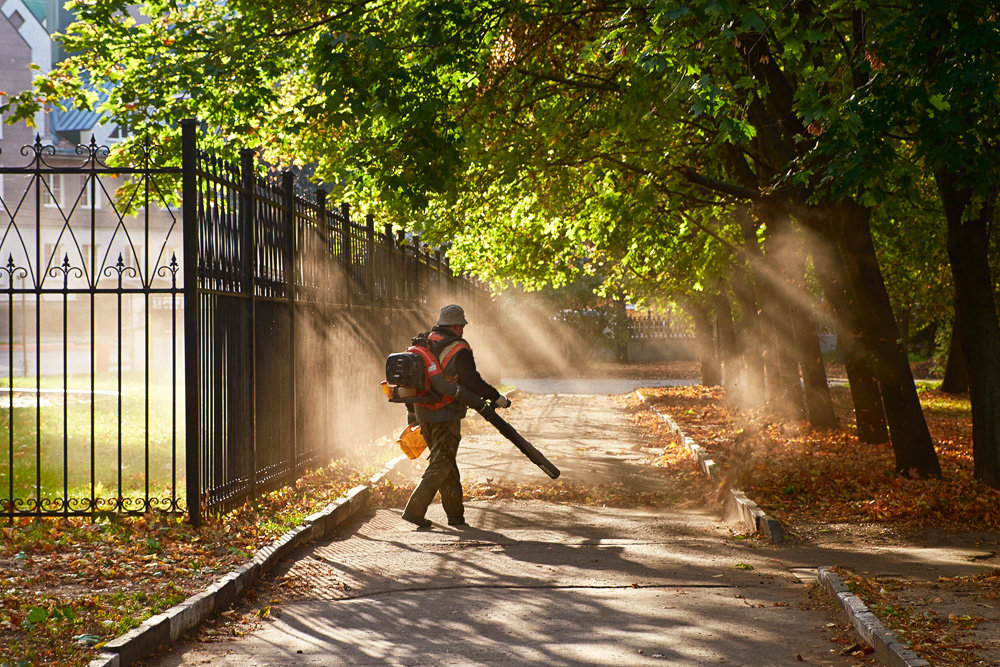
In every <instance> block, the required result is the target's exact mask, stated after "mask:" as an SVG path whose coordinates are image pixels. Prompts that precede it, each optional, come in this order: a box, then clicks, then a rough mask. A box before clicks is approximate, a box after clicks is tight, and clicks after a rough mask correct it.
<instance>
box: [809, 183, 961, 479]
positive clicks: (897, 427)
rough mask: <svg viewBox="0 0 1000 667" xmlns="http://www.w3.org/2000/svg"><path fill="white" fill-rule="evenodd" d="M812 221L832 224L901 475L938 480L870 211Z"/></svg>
mask: <svg viewBox="0 0 1000 667" xmlns="http://www.w3.org/2000/svg"><path fill="white" fill-rule="evenodd" d="M814 214H815V215H825V216H828V219H829V221H830V222H832V223H833V227H832V229H833V231H834V232H835V234H836V238H837V241H838V247H839V249H840V255H841V259H842V260H843V263H844V269H845V274H846V276H847V279H848V287H849V289H850V293H851V294H852V295H853V297H854V302H855V304H856V308H857V313H858V323H859V324H860V327H861V330H862V331H863V333H864V340H865V343H866V344H867V345H868V346H870V351H871V356H872V360H873V362H874V366H875V376H876V377H877V378H878V382H879V389H880V390H881V392H882V404H883V405H884V406H885V416H886V419H887V420H888V422H889V434H890V439H891V441H892V449H893V453H894V455H895V459H896V471H897V472H899V473H900V474H917V475H919V476H921V477H940V475H941V466H940V464H939V463H938V459H937V453H936V452H935V451H934V442H933V441H932V440H931V434H930V431H929V430H928V429H927V421H926V420H925V419H924V413H923V410H922V409H921V407H920V398H919V396H917V387H916V384H915V383H914V381H913V371H912V370H911V369H910V363H909V360H908V359H907V357H906V353H905V352H904V350H903V348H902V346H901V345H900V341H899V328H898V326H897V325H896V318H895V316H894V315H893V312H892V305H891V304H890V302H889V295H888V293H887V292H886V289H885V282H884V281H883V279H882V271H881V270H880V269H879V265H878V258H877V257H876V255H875V245H874V242H873V241H872V236H871V226H870V224H871V211H869V210H868V209H867V208H865V207H863V206H860V205H858V204H855V203H854V202H851V201H844V202H839V203H837V204H828V205H826V206H822V207H820V208H817V210H815V211H814Z"/></svg>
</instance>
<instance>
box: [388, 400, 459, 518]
mask: <svg viewBox="0 0 1000 667" xmlns="http://www.w3.org/2000/svg"><path fill="white" fill-rule="evenodd" d="M420 432H421V434H423V436H424V440H425V441H426V442H427V449H429V450H430V457H429V459H428V462H427V469H426V470H424V475H423V477H421V478H420V483H419V484H417V488H415V489H414V490H413V493H412V494H411V495H410V499H409V500H408V501H407V502H406V508H405V509H404V510H403V512H404V513H405V514H406V515H407V516H413V517H418V518H423V516H424V514H425V513H426V512H427V507H428V506H429V505H430V504H431V501H432V500H434V495H435V494H436V493H438V492H439V491H440V492H441V505H442V507H444V513H445V514H447V515H448V518H449V519H459V518H462V517H463V516H464V514H465V508H464V506H463V505H462V478H461V476H460V475H459V474H458V464H457V463H456V462H455V457H456V456H457V455H458V443H459V442H461V440H462V421H461V420H460V419H456V420H454V421H446V422H428V423H424V424H421V425H420Z"/></svg>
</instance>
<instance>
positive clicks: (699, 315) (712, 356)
mask: <svg viewBox="0 0 1000 667" xmlns="http://www.w3.org/2000/svg"><path fill="white" fill-rule="evenodd" d="M684 310H686V311H687V313H688V315H690V316H691V320H692V321H693V322H694V337H695V342H696V344H697V346H698V360H699V361H700V362H701V383H702V384H703V385H705V386H706V387H718V386H720V385H721V384H722V366H721V365H720V364H719V357H718V356H717V355H716V352H715V331H714V327H713V326H712V320H711V318H710V317H709V314H708V310H706V309H705V308H703V307H702V306H701V305H700V304H696V303H693V302H690V301H688V302H686V303H684Z"/></svg>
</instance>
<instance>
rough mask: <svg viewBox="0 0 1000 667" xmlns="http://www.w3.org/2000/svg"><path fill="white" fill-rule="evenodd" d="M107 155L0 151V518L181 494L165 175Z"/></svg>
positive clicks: (178, 313) (172, 244)
mask: <svg viewBox="0 0 1000 667" xmlns="http://www.w3.org/2000/svg"><path fill="white" fill-rule="evenodd" d="M108 154H109V151H108V149H107V148H106V147H103V146H98V145H97V144H96V142H95V141H94V140H93V139H91V142H90V144H89V145H85V146H78V147H77V148H76V150H75V151H71V152H67V151H64V150H57V149H56V148H54V147H53V146H49V145H43V144H42V142H41V140H40V139H36V141H35V143H34V144H33V145H31V146H25V147H22V148H21V149H20V151H19V155H20V158H18V157H17V156H11V155H10V154H9V151H8V153H7V154H3V151H0V157H2V159H0V178H2V179H3V182H2V185H3V188H2V189H0V211H2V212H0V216H2V217H0V225H2V226H3V233H2V236H0V291H2V292H4V293H6V298H5V299H3V305H2V306H0V312H3V316H2V319H5V320H6V321H4V322H3V326H2V327H0V337H5V338H6V340H4V341H0V345H2V346H3V348H5V349H3V350H2V352H0V392H2V393H0V405H3V406H4V407H5V414H4V415H3V417H2V423H0V429H2V430H5V432H4V433H3V434H2V436H3V440H4V441H5V442H4V445H5V446H4V447H3V448H2V454H0V488H2V491H0V493H2V496H0V515H2V516H6V517H11V518H13V517H15V516H21V515H31V516H76V515H93V514H95V513H98V512H104V511H114V512H132V513H141V512H146V511H149V510H151V509H164V510H168V511H178V510H180V509H181V508H182V507H183V505H184V501H183V497H184V491H183V485H182V483H181V482H180V480H181V479H182V478H183V474H184V458H183V457H182V456H180V455H179V454H180V448H181V447H182V446H183V442H184V441H183V435H182V433H181V429H182V423H183V419H184V415H183V411H182V409H181V407H180V406H181V403H180V400H181V399H182V397H181V396H179V394H178V391H177V381H178V377H179V375H180V374H181V373H182V372H183V368H182V365H181V358H180V356H179V354H180V345H181V344H182V340H183V339H182V337H181V336H179V335H178V331H179V325H180V322H181V321H182V318H183V308H182V300H181V299H180V295H181V289H182V285H183V269H182V267H181V265H180V263H179V262H178V260H177V254H178V251H179V249H180V247H181V244H182V238H181V231H182V230H181V226H180V224H179V216H178V215H177V213H176V211H175V210H173V209H172V206H171V204H170V202H171V201H172V194H173V191H174V186H173V183H175V182H176V180H177V177H178V176H179V173H180V170H179V169H172V168H160V167H157V166H155V165H153V164H152V156H151V155H150V154H149V153H148V150H147V153H146V154H145V155H144V156H143V158H142V160H140V164H138V165H137V166H131V167H124V166H115V167H109V166H108V165H107V163H106V158H107V156H108ZM12 157H13V159H12ZM4 364H5V365H6V368H2V366H3V365H4ZM4 394H5V395H4Z"/></svg>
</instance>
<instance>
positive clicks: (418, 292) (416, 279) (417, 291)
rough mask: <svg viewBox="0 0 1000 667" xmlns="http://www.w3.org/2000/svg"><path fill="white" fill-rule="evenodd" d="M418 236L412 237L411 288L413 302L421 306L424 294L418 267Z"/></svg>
mask: <svg viewBox="0 0 1000 667" xmlns="http://www.w3.org/2000/svg"><path fill="white" fill-rule="evenodd" d="M420 250H421V248H420V234H414V235H413V288H414V295H415V298H414V301H416V302H417V303H419V304H420V305H421V306H422V305H423V304H424V298H425V295H426V292H425V290H424V286H423V283H422V282H421V281H420V279H421V274H422V273H423V271H422V270H421V269H422V268H423V267H421V266H420Z"/></svg>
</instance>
